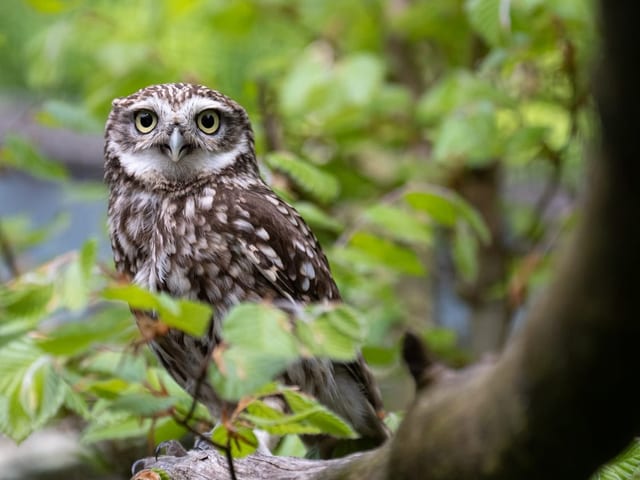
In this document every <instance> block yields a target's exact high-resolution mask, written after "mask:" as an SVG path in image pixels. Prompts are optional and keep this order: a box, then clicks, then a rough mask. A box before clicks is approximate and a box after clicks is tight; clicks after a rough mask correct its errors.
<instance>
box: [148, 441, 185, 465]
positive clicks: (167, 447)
mask: <svg viewBox="0 0 640 480" xmlns="http://www.w3.org/2000/svg"><path fill="white" fill-rule="evenodd" d="M162 452H164V454H165V455H167V456H170V457H184V456H186V455H187V451H186V450H185V448H184V447H183V446H182V444H181V443H180V442H179V441H177V440H166V441H164V442H160V443H159V444H158V446H157V447H156V449H155V450H154V451H153V454H154V457H155V458H156V460H158V457H159V456H160V455H162Z"/></svg>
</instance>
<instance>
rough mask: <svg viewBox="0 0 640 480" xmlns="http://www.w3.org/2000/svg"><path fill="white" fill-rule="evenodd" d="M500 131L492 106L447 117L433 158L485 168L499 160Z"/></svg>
mask: <svg viewBox="0 0 640 480" xmlns="http://www.w3.org/2000/svg"><path fill="white" fill-rule="evenodd" d="M497 137H498V129H497V124H496V116H495V111H494V108H493V106H492V105H491V104H490V103H489V102H487V101H479V102H476V103H475V104H471V105H469V106H467V107H465V108H464V109H460V110H457V111H456V112H454V113H452V114H451V115H449V116H447V117H446V118H445V119H444V120H443V121H442V122H441V123H440V125H439V127H438V129H437V130H436V131H435V134H434V136H433V141H434V146H433V158H434V160H436V161H438V162H456V163H457V162H463V163H464V164H465V165H471V166H483V165H486V164H487V163H490V162H493V161H494V157H495V156H496V146H495V144H496V139H497Z"/></svg>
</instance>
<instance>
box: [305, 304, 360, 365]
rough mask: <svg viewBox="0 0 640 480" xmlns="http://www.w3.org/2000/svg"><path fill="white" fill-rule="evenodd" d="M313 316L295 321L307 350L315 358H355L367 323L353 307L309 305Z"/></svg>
mask: <svg viewBox="0 0 640 480" xmlns="http://www.w3.org/2000/svg"><path fill="white" fill-rule="evenodd" d="M307 312H308V313H310V315H311V317H312V319H310V320H307V319H304V318H303V319H302V320H300V321H298V322H297V324H296V334H297V336H298V338H299V339H300V340H301V341H302V343H303V344H304V345H305V347H306V348H307V349H308V351H309V352H310V353H311V354H312V355H313V356H316V357H325V358H327V357H328V358H333V359H336V360H345V361H346V360H353V359H354V358H355V357H356V355H357V352H358V350H359V348H360V347H361V346H362V344H363V343H364V340H365V338H366V332H367V329H366V323H365V322H364V321H363V320H362V318H361V316H360V315H359V314H358V313H357V312H356V311H355V310H353V309H352V308H350V307H348V306H346V305H344V304H340V305H336V306H333V307H325V306H322V305H313V306H311V307H308V309H307Z"/></svg>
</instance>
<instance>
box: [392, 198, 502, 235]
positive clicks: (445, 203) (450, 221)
mask: <svg viewBox="0 0 640 480" xmlns="http://www.w3.org/2000/svg"><path fill="white" fill-rule="evenodd" d="M404 198H405V200H406V201H407V203H408V204H409V205H411V206H412V207H413V208H415V209H416V210H420V211H423V212H426V213H427V214H428V215H429V216H430V217H431V218H432V219H433V220H435V221H436V222H438V223H440V224H441V225H444V226H446V227H454V226H455V224H456V223H457V222H458V221H459V220H462V221H464V222H467V223H468V224H469V226H470V227H471V228H472V229H473V230H474V232H475V233H476V235H478V237H479V239H480V240H481V241H482V242H483V243H488V242H489V240H490V239H491V234H490V232H489V229H488V227H487V225H486V224H485V223H484V220H483V219H482V217H481V216H480V214H478V212H476V211H475V210H474V209H473V207H472V206H471V205H469V203H467V202H466V201H465V200H464V199H463V198H462V197H460V196H459V195H457V194H455V193H454V192H452V191H449V190H444V189H441V188H436V187H432V188H430V189H428V190H426V189H425V190H421V191H412V192H407V193H406V194H405V196H404Z"/></svg>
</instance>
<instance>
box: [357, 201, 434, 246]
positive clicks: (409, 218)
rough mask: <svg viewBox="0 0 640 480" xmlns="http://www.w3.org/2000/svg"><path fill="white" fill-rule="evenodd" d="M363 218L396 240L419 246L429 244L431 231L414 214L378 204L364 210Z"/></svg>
mask: <svg viewBox="0 0 640 480" xmlns="http://www.w3.org/2000/svg"><path fill="white" fill-rule="evenodd" d="M364 218H366V219H367V220H368V221H369V222H371V223H372V224H374V225H376V226H378V227H380V228H382V229H383V230H384V233H385V234H387V235H390V236H391V237H393V238H395V239H397V240H401V241H407V242H413V243H421V244H429V243H431V240H432V232H431V230H430V229H429V227H428V226H426V225H425V224H424V223H422V221H421V220H420V219H419V218H418V217H417V216H416V214H415V213H408V212H406V211H405V210H403V209H401V208H398V207H395V206H392V205H384V204H378V205H374V206H373V207H370V208H368V209H367V210H365V212H364Z"/></svg>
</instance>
